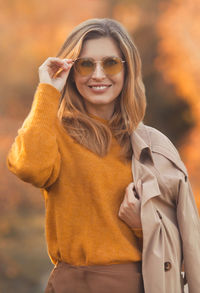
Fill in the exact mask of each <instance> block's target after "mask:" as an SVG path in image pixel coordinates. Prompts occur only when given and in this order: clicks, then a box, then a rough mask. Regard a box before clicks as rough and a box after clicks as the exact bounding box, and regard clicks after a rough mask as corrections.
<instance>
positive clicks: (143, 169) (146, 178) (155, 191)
mask: <svg viewBox="0 0 200 293" xmlns="http://www.w3.org/2000/svg"><path fill="white" fill-rule="evenodd" d="M137 130H138V132H139V133H140V135H139V133H138V132H137ZM137 130H136V131H134V132H133V133H132V135H131V144H132V149H133V157H132V173H133V179H134V182H135V186H136V191H137V193H138V195H139V196H140V197H141V204H142V206H143V205H144V204H145V203H146V202H147V201H148V200H149V199H151V198H153V197H155V196H159V195H160V188H159V185H158V181H157V178H156V177H155V175H154V174H153V173H152V172H151V170H150V168H149V167H148V165H149V164H151V165H152V164H153V165H154V162H153V156H152V151H151V148H150V146H151V143H150V139H149V137H148V134H147V132H146V130H145V129H144V125H143V124H140V125H139V127H138V129H137ZM141 134H142V135H141ZM143 137H145V140H144V139H143ZM146 141H147V143H146ZM146 161H148V164H145V163H146Z"/></svg>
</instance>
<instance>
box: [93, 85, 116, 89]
mask: <svg viewBox="0 0 200 293" xmlns="http://www.w3.org/2000/svg"><path fill="white" fill-rule="evenodd" d="M110 86H111V85H89V87H90V88H92V89H96V90H104V89H106V88H108V87H110Z"/></svg>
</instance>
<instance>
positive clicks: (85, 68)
mask: <svg viewBox="0 0 200 293" xmlns="http://www.w3.org/2000/svg"><path fill="white" fill-rule="evenodd" d="M74 66H75V68H76V70H77V71H78V72H79V73H80V74H81V75H89V74H91V73H92V72H93V71H94V67H95V64H94V62H93V61H92V60H90V59H88V58H80V59H77V60H76V61H75V63H74Z"/></svg>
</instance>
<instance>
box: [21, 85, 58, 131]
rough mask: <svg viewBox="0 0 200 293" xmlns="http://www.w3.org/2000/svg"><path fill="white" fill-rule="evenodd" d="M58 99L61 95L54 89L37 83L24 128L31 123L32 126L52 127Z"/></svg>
mask: <svg viewBox="0 0 200 293" xmlns="http://www.w3.org/2000/svg"><path fill="white" fill-rule="evenodd" d="M60 97H61V93H60V92H59V91H58V90H57V89H56V88H55V87H53V86H52V85H50V84H47V83H39V85H38V87H37V89H36V92H35V95H34V100H33V103H32V107H31V111H30V113H29V115H28V117H27V118H28V119H26V120H25V125H24V126H27V124H30V123H32V122H33V121H34V124H37V123H39V124H40V125H41V124H42V125H43V126H45V125H46V126H48V127H49V126H50V127H51V126H53V125H54V122H55V119H56V117H57V113H58V107H59V101H60Z"/></svg>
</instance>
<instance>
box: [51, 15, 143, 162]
mask: <svg viewBox="0 0 200 293" xmlns="http://www.w3.org/2000/svg"><path fill="white" fill-rule="evenodd" d="M102 37H109V38H112V39H113V40H114V41H115V42H116V44H117V46H118V47H119V48H120V50H121V53H122V56H123V59H124V60H125V61H126V63H125V78H124V86H123V89H122V91H121V93H120V96H119V97H118V98H117V99H116V104H115V111H114V114H113V116H112V117H111V119H110V121H109V125H108V126H107V125H105V124H103V123H101V121H99V120H97V119H93V118H92V117H90V116H89V115H88V113H87V111H86V108H85V106H84V101H83V98H82V97H81V96H80V94H79V92H78V90H77V88H76V85H75V82H74V80H73V67H72V69H71V71H70V74H69V77H68V79H67V82H66V84H65V87H64V89H63V92H62V100H61V103H60V107H59V111H58V117H59V119H60V121H61V123H62V125H63V126H64V128H65V129H66V131H67V132H68V134H69V135H70V136H71V137H72V138H73V139H75V140H76V141H77V142H78V143H80V144H82V145H83V146H84V147H86V148H88V149H89V150H91V151H92V152H94V153H96V154H98V155H99V156H101V157H103V156H105V155H106V154H107V153H108V151H109V148H110V144H111V140H112V135H113V136H114V137H115V138H116V140H117V141H118V143H119V144H120V145H121V150H122V153H121V155H122V156H123V157H124V158H126V159H128V160H129V159H130V158H131V156H132V148H131V143H130V134H131V133H132V131H134V129H135V128H136V127H137V125H138V124H139V123H140V122H141V121H142V120H143V118H144V114H145V109H146V97H145V89H144V85H143V82H142V76H141V60H140V56H139V53H138V50H137V48H136V46H135V45H134V43H133V41H132V40H131V38H130V36H129V34H128V33H127V32H126V30H125V29H124V28H123V26H122V25H121V24H120V23H118V22H117V21H115V20H113V19H108V18H103V19H101V18H99V19H98V18H97V19H89V20H87V21H84V22H83V23H81V24H80V25H78V26H77V27H75V28H74V30H73V31H72V32H71V34H70V35H69V36H68V38H67V39H66V41H65V43H64V44H63V46H62V48H61V49H60V51H59V53H58V55H57V57H60V58H71V59H76V58H78V56H79V55H80V52H81V49H82V47H83V44H84V42H85V41H87V40H89V39H98V38H102Z"/></svg>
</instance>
